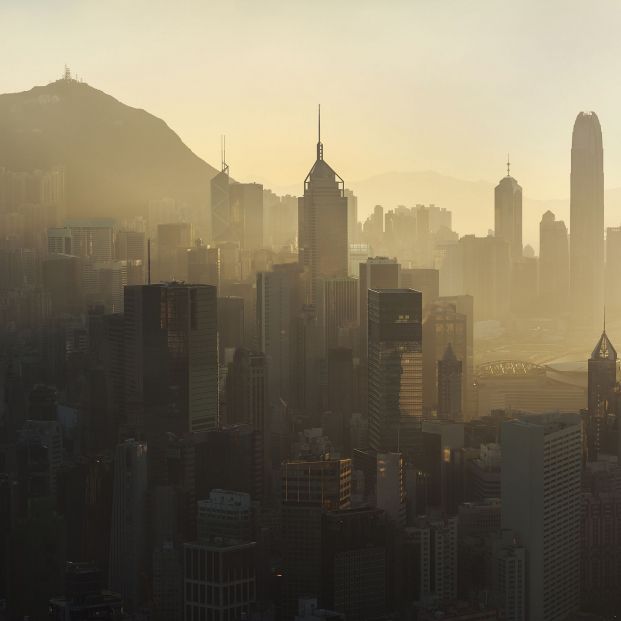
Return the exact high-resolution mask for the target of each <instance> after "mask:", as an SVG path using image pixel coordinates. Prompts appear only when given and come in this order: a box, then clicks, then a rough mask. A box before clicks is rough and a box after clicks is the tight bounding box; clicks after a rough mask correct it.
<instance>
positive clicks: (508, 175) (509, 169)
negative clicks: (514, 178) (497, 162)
mask: <svg viewBox="0 0 621 621" xmlns="http://www.w3.org/2000/svg"><path fill="white" fill-rule="evenodd" d="M510 176H511V159H510V158H509V154H508V153H507V177H510Z"/></svg>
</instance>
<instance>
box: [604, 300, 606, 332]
mask: <svg viewBox="0 0 621 621" xmlns="http://www.w3.org/2000/svg"><path fill="white" fill-rule="evenodd" d="M604 334H606V305H605V304H604Z"/></svg>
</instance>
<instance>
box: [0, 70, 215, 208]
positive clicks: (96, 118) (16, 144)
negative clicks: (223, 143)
mask: <svg viewBox="0 0 621 621" xmlns="http://www.w3.org/2000/svg"><path fill="white" fill-rule="evenodd" d="M55 165H64V166H65V167H66V171H67V199H68V213H69V215H79V216H94V215H101V212H104V211H105V213H106V215H108V214H110V215H113V216H115V217H120V216H127V215H138V214H141V213H144V212H145V210H146V205H147V203H148V201H149V200H153V199H159V198H164V197H166V198H173V199H175V200H176V201H178V202H180V203H183V204H187V205H189V206H191V207H194V208H206V207H208V206H209V202H210V201H209V182H210V180H211V178H212V177H213V176H214V175H215V174H216V173H217V170H216V169H215V168H214V167H213V166H211V165H209V164H208V163H207V162H205V161H204V160H202V159H201V158H200V157H198V156H197V155H196V154H195V153H193V152H192V151H191V150H190V149H189V147H187V146H186V145H185V144H184V142H183V141H182V139H181V138H180V137H179V136H178V135H177V134H176V133H175V132H174V131H173V130H172V129H171V128H170V127H169V126H168V125H167V124H166V122H165V121H164V120H162V119H160V118H158V117H156V116H154V115H152V114H150V113H149V112H147V111H146V110H143V109H141V108H133V107H131V106H128V105H127V104H124V103H122V102H121V101H120V100H118V99H116V98H115V97H113V96H112V95H109V94H108V93H105V92H104V91H101V90H98V89H96V88H94V87H92V86H90V85H88V84H86V83H83V82H78V81H76V80H67V79H61V80H57V81H56V82H51V83H50V84H47V85H44V86H35V87H33V88H32V89H30V90H28V91H22V92H19V93H6V94H3V95H0V166H4V167H6V168H9V169H12V170H32V169H35V168H41V169H45V168H49V167H51V166H55Z"/></svg>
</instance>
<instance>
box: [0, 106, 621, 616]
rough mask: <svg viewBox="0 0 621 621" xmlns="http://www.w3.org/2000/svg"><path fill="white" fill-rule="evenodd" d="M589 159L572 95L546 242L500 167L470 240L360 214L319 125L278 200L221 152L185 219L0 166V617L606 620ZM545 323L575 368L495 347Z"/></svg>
mask: <svg viewBox="0 0 621 621" xmlns="http://www.w3.org/2000/svg"><path fill="white" fill-rule="evenodd" d="M602 153H603V151H602V139H601V129H600V126H599V121H598V120H597V117H596V116H595V114H594V113H581V114H580V115H579V116H578V118H577V120H576V124H575V127H574V133H573V143H572V151H571V222H570V225H571V232H572V235H571V243H570V240H569V238H568V231H567V227H566V226H565V224H564V223H563V222H562V221H559V220H557V219H556V217H555V215H554V214H553V213H551V212H550V211H547V212H546V213H544V214H543V215H542V217H541V226H540V251H539V257H538V258H537V257H535V256H534V253H533V252H532V249H531V250H529V249H528V247H525V246H524V245H523V239H522V218H523V214H522V188H521V186H520V185H519V184H518V182H517V180H516V179H515V178H513V177H512V176H511V174H510V169H509V165H507V175H506V176H505V177H503V178H502V179H501V181H500V182H499V184H498V186H497V187H496V189H495V193H494V196H493V200H494V213H493V216H494V231H493V233H490V234H489V235H488V236H487V237H477V236H474V235H463V236H460V235H459V234H458V233H457V232H455V231H453V230H452V221H451V213H450V211H447V210H446V209H444V208H441V207H438V206H436V205H416V206H414V207H405V206H399V207H396V208H395V209H391V210H388V211H386V212H385V213H384V210H383V208H382V207H381V206H377V207H375V209H374V210H373V213H372V215H371V216H370V217H369V218H367V219H366V221H365V222H364V223H359V222H358V213H357V212H358V202H357V198H356V196H354V194H353V192H351V191H350V190H349V189H347V188H346V187H345V182H344V181H343V179H342V178H341V177H340V176H339V175H338V174H337V173H336V172H335V170H334V169H333V168H332V167H331V166H330V165H329V164H328V162H327V161H326V159H325V158H324V146H323V143H322V141H321V136H320V137H319V140H318V143H317V150H316V156H315V161H314V164H313V165H312V167H311V169H310V171H309V173H308V175H307V176H306V178H305V179H304V182H303V185H302V186H301V192H300V196H299V197H298V198H297V199H296V198H294V197H291V196H284V197H280V196H277V195H276V194H274V193H273V192H271V191H269V190H265V189H264V188H263V187H262V185H260V184H257V183H240V182H237V181H235V180H234V179H232V178H231V176H230V175H229V167H228V164H227V163H226V159H225V157H224V149H223V157H222V167H221V170H220V171H219V172H218V173H217V174H216V175H215V176H214V177H213V179H212V180H211V186H210V196H209V197H208V200H206V203H208V204H209V205H210V210H209V211H207V215H205V217H204V218H202V219H200V221H196V222H193V221H191V220H190V219H189V218H187V217H186V215H185V212H184V208H183V205H178V204H176V203H175V202H174V201H171V200H169V199H166V198H162V197H159V198H157V197H156V198H154V199H153V200H152V201H151V202H150V203H149V205H148V206H145V209H146V211H145V213H144V214H142V215H140V216H135V215H131V214H128V217H127V219H126V220H124V221H118V220H112V219H109V218H106V217H105V214H101V217H98V218H94V217H93V218H76V217H73V216H69V215H68V214H66V213H64V209H63V205H64V183H65V177H64V170H63V169H62V168H55V169H53V170H50V171H47V172H30V173H12V172H9V171H5V170H4V169H0V228H1V229H2V239H0V253H1V255H2V262H1V265H0V301H1V302H2V304H0V312H1V313H2V319H3V321H2V322H1V325H0V339H1V343H2V347H1V348H0V350H1V358H0V362H1V367H0V368H1V370H2V373H1V376H2V379H1V382H0V384H1V386H2V407H1V409H0V411H1V416H0V619H2V620H4V619H6V620H7V621H8V620H10V621H13V620H17V619H20V620H21V619H25V618H29V619H33V620H34V619H44V618H51V619H54V620H57V621H72V620H78V619H79V620H83V619H135V620H149V621H151V620H152V621H250V620H253V621H292V620H293V619H295V620H296V621H320V620H324V619H330V620H344V621H374V620H377V621H379V620H384V621H388V620H392V619H394V620H403V621H410V620H411V621H416V620H420V621H427V620H429V621H431V620H432V619H433V620H436V621H437V620H439V619H442V620H445V619H446V620H451V621H492V620H508V621H565V620H570V619H573V618H576V619H578V618H582V617H578V616H576V617H574V616H572V615H577V614H579V613H580V612H581V611H582V612H585V613H591V614H593V615H601V616H596V617H593V618H597V619H609V618H613V617H612V615H613V614H615V613H616V612H618V611H619V610H620V609H621V589H620V588H619V587H620V586H621V530H620V528H619V524H621V521H620V520H621V462H619V457H620V455H621V453H620V451H621V426H620V425H619V422H618V421H619V415H620V412H621V387H620V385H619V383H618V379H617V370H618V360H617V353H616V350H615V348H614V346H613V344H612V342H611V339H610V337H609V335H608V333H607V331H606V326H605V324H604V329H603V332H602V333H601V337H600V339H599V341H597V339H596V338H592V337H593V335H595V337H596V335H597V334H599V328H598V329H597V331H593V330H594V328H593V326H594V325H598V326H599V325H600V323H601V321H600V318H601V316H602V315H603V308H604V300H605V299H606V300H610V310H609V311H608V313H609V317H610V316H613V315H614V313H615V309H616V308H617V306H615V305H616V304H617V303H619V306H621V295H617V294H616V293H615V292H616V291H617V287H618V286H617V284H616V282H615V278H614V270H615V269H616V267H615V266H616V265H619V257H621V234H620V233H619V230H617V229H608V233H607V236H606V237H605V231H604V221H603V160H602ZM491 198H492V197H490V199H491ZM490 217H491V214H490ZM536 318H540V319H541V322H542V325H545V326H547V328H546V329H548V330H549V329H551V328H550V326H556V328H555V329H557V328H558V326H559V325H565V324H567V323H569V325H572V326H575V327H576V330H582V331H584V332H585V333H588V334H589V335H590V336H589V338H591V340H592V341H593V342H596V341H597V342H596V346H595V349H594V350H593V353H592V355H591V357H590V358H589V360H588V373H587V375H586V380H587V381H586V385H582V384H580V382H572V381H567V380H566V377H565V376H563V377H565V379H562V380H561V379H559V377H560V376H562V375H563V373H562V372H561V371H553V370H551V369H550V368H548V367H545V366H544V365H543V364H539V363H538V362H537V361H533V360H516V359H512V357H511V356H510V355H509V354H507V353H506V352H507V351H509V350H510V347H509V345H508V342H509V341H511V339H513V340H514V341H515V340H520V338H522V336H521V335H523V334H524V333H523V332H521V330H523V329H525V328H524V326H526V325H527V324H528V322H533V321H535V319H536ZM492 329H500V330H502V332H501V336H500V337H499V338H497V339H496V340H490V337H486V334H488V333H489V332H490V330H492ZM486 331H487V332H486ZM486 338H487V340H485V339H486ZM541 338H542V339H543V338H544V337H541ZM503 339H504V340H503ZM485 343H488V345H486V344H485ZM489 343H492V344H493V346H494V347H496V353H495V354H494V355H489V357H488V358H485V356H486V355H487V353H488V352H489V351H490V346H489ZM555 373H556V374H555ZM606 615H608V616H606ZM589 618H591V617H589Z"/></svg>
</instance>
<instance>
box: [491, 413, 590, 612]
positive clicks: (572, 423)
mask: <svg viewBox="0 0 621 621" xmlns="http://www.w3.org/2000/svg"><path fill="white" fill-rule="evenodd" d="M581 462H582V425H581V420H580V417H579V415H577V414H545V415H524V416H522V417H520V418H517V419H513V420H508V421H504V422H503V423H502V527H503V528H504V529H509V530H511V531H514V532H515V533H516V535H517V536H518V537H519V540H520V541H521V542H522V544H523V546H524V548H525V549H526V558H527V564H526V576H527V585H526V594H527V615H526V616H527V618H528V619H529V620H530V621H556V620H559V621H560V620H561V619H565V618H566V617H567V615H569V614H570V613H572V612H575V611H576V610H578V607H579V604H580V548H579V546H578V545H576V543H577V542H578V541H579V540H580V476H581V469H582V463H581Z"/></svg>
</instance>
